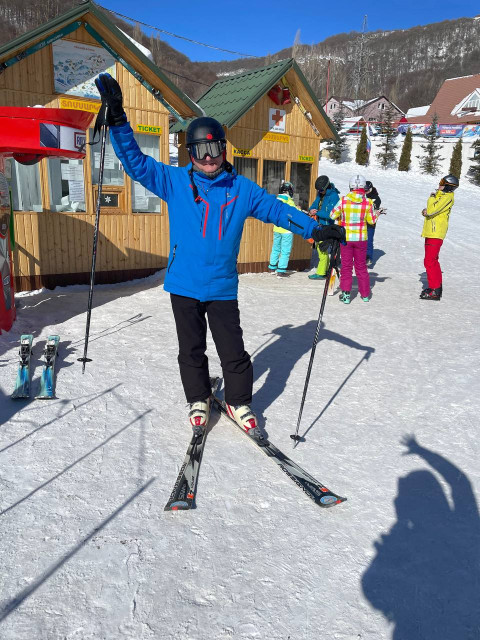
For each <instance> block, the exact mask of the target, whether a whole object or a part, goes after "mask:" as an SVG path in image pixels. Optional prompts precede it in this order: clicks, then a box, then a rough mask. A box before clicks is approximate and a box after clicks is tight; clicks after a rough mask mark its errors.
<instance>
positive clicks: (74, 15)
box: [0, 0, 201, 115]
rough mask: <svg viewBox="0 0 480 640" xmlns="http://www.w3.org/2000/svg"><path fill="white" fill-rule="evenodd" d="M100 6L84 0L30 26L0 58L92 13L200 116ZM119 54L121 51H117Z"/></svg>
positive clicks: (6, 48) (2, 51) (194, 105)
mask: <svg viewBox="0 0 480 640" xmlns="http://www.w3.org/2000/svg"><path fill="white" fill-rule="evenodd" d="M101 9H102V8H101V7H99V6H98V5H96V4H95V3H94V2H92V0H84V1H83V2H81V3H80V4H79V5H78V6H77V7H74V8H73V9H70V10H69V11H66V12H65V13H62V14H61V15H59V16H57V17H56V18H54V19H53V20H50V21H49V22H46V23H45V24H43V25H41V26H40V27H37V28H36V29H32V30H31V31H28V32H27V33H25V34H23V35H22V36H19V37H18V38H16V39H15V40H11V41H10V42H7V44H5V45H3V46H1V47H0V59H5V58H7V59H8V56H9V54H10V53H11V54H13V53H14V52H16V51H18V50H22V49H26V48H27V47H28V46H29V45H31V44H33V43H35V42H37V41H38V40H39V39H41V38H42V36H45V35H46V34H48V33H51V32H54V31H56V30H60V29H61V28H62V27H65V26H66V25H68V24H70V23H72V22H75V20H78V19H80V18H82V17H83V16H85V15H86V14H92V15H93V16H95V18H97V19H98V20H99V21H100V22H101V23H102V24H103V25H104V26H105V27H106V28H107V29H108V30H109V31H110V32H111V33H112V34H113V35H114V36H115V37H116V38H117V39H118V40H120V41H121V43H122V46H124V47H125V48H126V49H128V50H129V51H130V52H131V53H133V54H134V55H135V56H136V57H137V58H138V60H139V61H140V62H141V63H142V64H143V65H144V66H145V67H148V69H149V70H150V71H151V72H153V73H154V74H155V75H156V76H157V77H158V78H159V80H160V81H161V83H162V84H163V85H164V87H163V88H164V89H167V93H168V92H171V93H170V98H172V97H173V96H172V94H174V96H175V98H174V99H177V98H178V99H180V101H181V102H183V104H184V105H185V106H186V107H187V108H188V109H189V110H190V112H192V111H193V113H197V114H198V115H201V110H200V109H199V108H198V106H197V104H196V103H195V102H193V100H191V99H190V98H189V97H188V96H187V95H186V94H185V93H183V91H181V90H180V89H179V88H178V87H177V86H175V85H174V84H173V82H172V81H171V80H170V79H169V78H168V77H167V76H166V75H165V74H164V73H163V71H162V70H161V69H159V68H158V67H157V66H156V65H155V64H154V63H153V62H152V61H151V60H150V59H149V58H147V56H146V55H145V54H144V53H143V52H142V51H141V50H140V49H139V48H138V47H137V46H136V45H135V44H134V43H133V42H132V41H131V40H129V39H128V38H127V36H126V35H125V34H124V33H123V32H122V31H121V30H120V29H119V28H118V27H117V26H116V25H115V24H114V23H113V22H112V21H111V20H109V18H108V17H107V16H106V15H105V13H104V11H102V10H101ZM118 53H119V54H121V52H118Z"/></svg>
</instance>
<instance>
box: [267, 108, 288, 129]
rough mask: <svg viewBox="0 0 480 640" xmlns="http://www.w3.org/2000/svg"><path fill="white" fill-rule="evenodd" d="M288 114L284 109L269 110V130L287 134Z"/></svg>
mask: <svg viewBox="0 0 480 640" xmlns="http://www.w3.org/2000/svg"><path fill="white" fill-rule="evenodd" d="M286 115H287V112H286V111H283V110H282V109H269V110H268V129H269V131H278V132H279V133H285V120H286Z"/></svg>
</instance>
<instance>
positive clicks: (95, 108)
mask: <svg viewBox="0 0 480 640" xmlns="http://www.w3.org/2000/svg"><path fill="white" fill-rule="evenodd" d="M100 107H101V103H100V102H87V101H86V100H75V99H72V98H60V109H78V110H79V111H89V112H90V113H98V112H99V111H100Z"/></svg>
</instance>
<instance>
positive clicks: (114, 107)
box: [95, 73, 127, 127]
mask: <svg viewBox="0 0 480 640" xmlns="http://www.w3.org/2000/svg"><path fill="white" fill-rule="evenodd" d="M95 84H96V85H97V89H98V92H99V93H100V97H101V98H102V106H101V107H100V111H99V113H98V116H97V126H98V127H101V126H102V125H103V124H106V125H108V126H109V127H119V126H120V125H122V124H125V123H126V122H127V114H126V113H125V110H124V108H123V96H122V90H121V89H120V85H119V84H118V82H117V81H116V80H115V78H112V76H111V75H110V74H109V73H101V74H100V75H99V76H98V78H95ZM105 106H108V113H107V119H106V120H105Z"/></svg>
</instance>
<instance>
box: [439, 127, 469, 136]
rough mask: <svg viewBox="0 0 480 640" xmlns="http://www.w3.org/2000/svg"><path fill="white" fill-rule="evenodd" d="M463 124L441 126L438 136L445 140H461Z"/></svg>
mask: <svg viewBox="0 0 480 640" xmlns="http://www.w3.org/2000/svg"><path fill="white" fill-rule="evenodd" d="M462 131H463V124H440V125H438V135H439V136H442V137H444V138H447V137H448V138H459V137H460V136H461V135H462Z"/></svg>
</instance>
